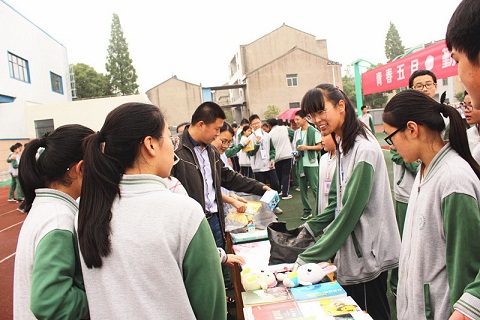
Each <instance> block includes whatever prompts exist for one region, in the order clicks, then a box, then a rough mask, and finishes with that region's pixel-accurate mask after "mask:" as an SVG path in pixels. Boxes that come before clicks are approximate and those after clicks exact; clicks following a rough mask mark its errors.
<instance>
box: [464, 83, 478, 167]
mask: <svg viewBox="0 0 480 320" xmlns="http://www.w3.org/2000/svg"><path fill="white" fill-rule="evenodd" d="M463 103H464V105H463V106H462V108H463V112H464V113H465V119H466V120H467V123H468V124H469V125H471V127H470V128H469V129H468V130H467V137H468V145H469V147H470V152H471V153H472V156H473V158H474V159H475V161H477V163H480V129H479V124H480V110H477V109H474V108H473V106H472V99H471V97H470V95H469V94H468V93H467V92H466V91H465V97H464V98H463Z"/></svg>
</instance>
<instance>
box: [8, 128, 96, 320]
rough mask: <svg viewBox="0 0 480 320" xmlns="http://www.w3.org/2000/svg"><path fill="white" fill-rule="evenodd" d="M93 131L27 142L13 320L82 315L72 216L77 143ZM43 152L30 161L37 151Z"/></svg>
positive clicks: (78, 170)
mask: <svg viewBox="0 0 480 320" xmlns="http://www.w3.org/2000/svg"><path fill="white" fill-rule="evenodd" d="M92 133H93V131H92V130H91V129H88V128H86V127H84V126H81V125H74V124H72V125H65V126H61V127H59V128H57V129H56V130H55V131H53V132H52V133H51V134H49V135H46V136H45V137H43V138H41V139H34V140H32V141H31V142H29V143H28V145H27V147H26V149H25V152H24V154H23V157H22V161H21V162H20V170H19V172H20V184H21V185H22V186H23V190H24V192H25V211H26V212H28V215H27V218H26V219H25V221H24V223H23V225H22V229H21V230H20V234H19V236H18V244H17V251H16V256H15V274H14V289H13V292H14V298H13V301H14V311H13V312H14V318H15V319H35V318H39V319H80V318H82V317H83V316H85V315H88V308H87V298H86V295H85V288H84V285H83V279H82V272H81V268H80V259H79V257H78V248H77V242H76V237H75V230H74V224H75V217H76V215H77V212H78V205H77V202H76V201H75V199H77V198H78V197H79V196H80V189H81V185H82V162H83V160H82V159H83V151H82V143H83V140H84V138H85V137H87V136H88V135H89V134H92ZM41 147H44V148H45V150H44V152H43V153H42V154H41V156H40V157H39V158H38V160H37V159H36V155H37V150H38V149H39V148H41Z"/></svg>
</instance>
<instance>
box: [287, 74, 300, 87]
mask: <svg viewBox="0 0 480 320" xmlns="http://www.w3.org/2000/svg"><path fill="white" fill-rule="evenodd" d="M287 87H289V88H291V87H298V74H296V73H290V74H287Z"/></svg>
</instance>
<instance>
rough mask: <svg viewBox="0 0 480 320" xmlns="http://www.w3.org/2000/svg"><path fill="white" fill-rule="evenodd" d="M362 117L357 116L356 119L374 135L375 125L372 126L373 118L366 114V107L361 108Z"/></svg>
mask: <svg viewBox="0 0 480 320" xmlns="http://www.w3.org/2000/svg"><path fill="white" fill-rule="evenodd" d="M361 110H362V115H361V116H358V119H360V121H362V122H363V123H364V124H365V125H366V126H367V128H369V129H370V130H371V131H372V132H373V134H375V125H374V124H373V118H372V115H371V114H370V113H369V112H368V108H367V107H366V106H362V108H361Z"/></svg>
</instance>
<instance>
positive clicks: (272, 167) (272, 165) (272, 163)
mask: <svg viewBox="0 0 480 320" xmlns="http://www.w3.org/2000/svg"><path fill="white" fill-rule="evenodd" d="M270 169H275V161H270Z"/></svg>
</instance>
